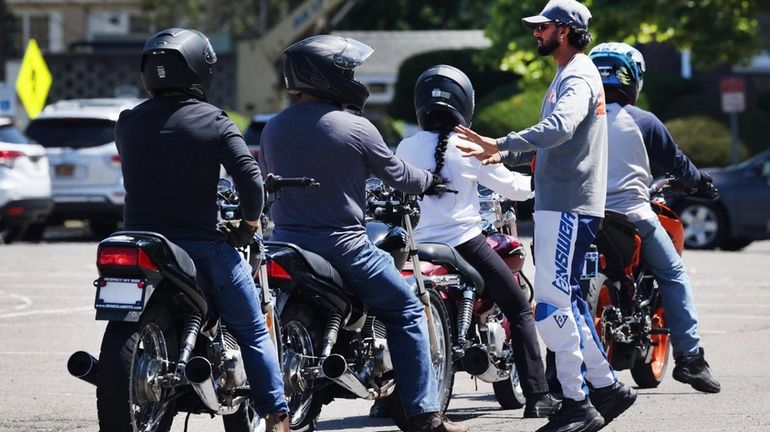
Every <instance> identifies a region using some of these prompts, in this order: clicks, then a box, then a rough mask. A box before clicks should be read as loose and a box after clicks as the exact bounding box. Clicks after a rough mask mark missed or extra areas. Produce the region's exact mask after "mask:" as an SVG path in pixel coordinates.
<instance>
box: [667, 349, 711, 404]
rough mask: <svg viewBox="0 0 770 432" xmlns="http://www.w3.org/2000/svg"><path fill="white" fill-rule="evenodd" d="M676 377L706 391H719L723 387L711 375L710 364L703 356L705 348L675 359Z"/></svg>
mask: <svg viewBox="0 0 770 432" xmlns="http://www.w3.org/2000/svg"><path fill="white" fill-rule="evenodd" d="M674 360H675V361H676V366H674V374H673V375H674V379H675V380H677V381H679V382H683V383H685V384H690V385H691V386H692V388H694V389H695V390H698V391H702V392H704V393H719V391H720V390H722V387H721V386H720V385H719V381H717V380H716V379H714V377H713V376H711V371H710V370H709V364H708V362H706V359H705V357H704V356H703V348H700V350H699V351H698V354H696V355H693V356H680V357H677V358H675V359H674Z"/></svg>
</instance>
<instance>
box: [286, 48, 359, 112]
mask: <svg viewBox="0 0 770 432" xmlns="http://www.w3.org/2000/svg"><path fill="white" fill-rule="evenodd" d="M373 52H374V50H373V49H372V48H371V47H370V46H368V45H366V44H363V43H361V42H359V41H357V40H355V39H349V38H343V37H339V36H332V35H318V36H311V37H309V38H305V39H303V40H301V41H299V42H297V43H295V44H294V45H292V46H290V47H289V48H287V49H286V51H284V56H283V78H284V82H285V84H286V89H287V90H288V91H289V93H308V94H311V95H313V96H316V97H320V98H324V99H329V100H332V101H334V102H336V103H339V104H341V105H343V106H344V107H345V108H351V109H353V110H355V111H357V112H361V110H363V108H364V103H366V99H367V98H368V97H369V90H367V89H366V86H365V85H363V84H361V83H360V82H358V81H356V79H355V78H354V76H353V75H354V74H353V70H354V69H355V68H356V67H358V66H359V65H361V63H363V62H364V60H366V59H367V58H368V57H369V56H370V55H371V54H372V53H373Z"/></svg>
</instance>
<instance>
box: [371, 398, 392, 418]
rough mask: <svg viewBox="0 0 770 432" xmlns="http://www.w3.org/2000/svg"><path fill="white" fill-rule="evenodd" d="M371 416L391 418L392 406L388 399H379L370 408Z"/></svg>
mask: <svg viewBox="0 0 770 432" xmlns="http://www.w3.org/2000/svg"><path fill="white" fill-rule="evenodd" d="M369 417H372V418H390V407H389V406H388V401H387V399H377V400H375V401H374V403H373V404H372V407H371V408H369Z"/></svg>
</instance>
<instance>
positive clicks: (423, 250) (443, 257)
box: [417, 243, 484, 293]
mask: <svg viewBox="0 0 770 432" xmlns="http://www.w3.org/2000/svg"><path fill="white" fill-rule="evenodd" d="M417 256H418V257H419V258H420V260H425V261H431V262H434V263H439V264H446V265H448V266H451V267H454V268H455V269H457V271H459V272H460V273H462V274H463V276H465V277H467V278H468V279H470V280H471V282H472V283H473V285H475V286H476V289H477V290H478V292H479V293H481V292H483V291H484V278H482V277H481V274H479V272H478V271H477V270H476V269H475V268H474V267H473V266H472V265H470V263H468V261H466V260H465V258H463V257H462V256H461V255H460V253H459V252H457V250H456V249H455V248H453V247H451V246H448V245H445V244H443V243H420V244H418V245H417Z"/></svg>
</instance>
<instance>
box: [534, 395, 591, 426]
mask: <svg viewBox="0 0 770 432" xmlns="http://www.w3.org/2000/svg"><path fill="white" fill-rule="evenodd" d="M603 426H604V419H603V418H602V416H601V415H600V414H599V411H596V408H594V406H593V405H591V401H590V400H589V399H588V398H585V399H583V400H582V401H575V400H572V399H567V398H564V399H562V401H561V406H560V408H559V411H557V412H556V414H554V415H553V417H551V418H550V419H549V420H548V423H546V424H545V426H543V427H541V428H540V429H538V430H537V432H595V431H598V430H599V429H601V428H602V427H603Z"/></svg>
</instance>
